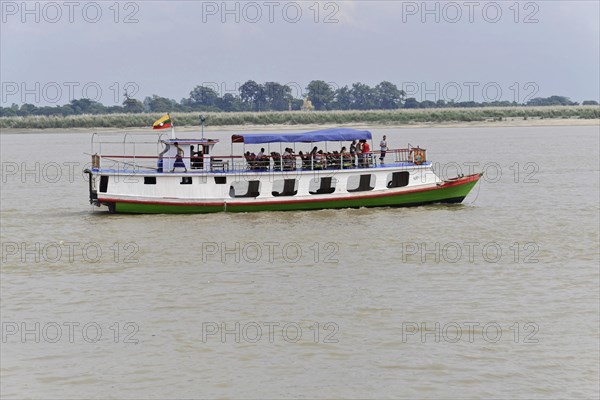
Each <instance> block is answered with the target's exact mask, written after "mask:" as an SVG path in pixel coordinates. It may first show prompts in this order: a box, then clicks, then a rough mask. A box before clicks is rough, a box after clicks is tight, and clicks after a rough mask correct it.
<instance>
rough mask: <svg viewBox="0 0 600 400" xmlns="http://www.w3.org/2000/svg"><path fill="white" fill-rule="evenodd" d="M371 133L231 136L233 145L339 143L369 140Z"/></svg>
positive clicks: (329, 131)
mask: <svg viewBox="0 0 600 400" xmlns="http://www.w3.org/2000/svg"><path fill="white" fill-rule="evenodd" d="M371 138H372V136H371V132H369V131H358V130H356V129H350V128H332V129H324V130H320V131H312V132H306V133H265V134H245V135H233V136H231V141H232V142H233V143H248V144H259V143H279V142H286V143H312V142H339V141H349V140H371Z"/></svg>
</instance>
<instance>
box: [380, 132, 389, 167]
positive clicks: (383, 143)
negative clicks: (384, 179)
mask: <svg viewBox="0 0 600 400" xmlns="http://www.w3.org/2000/svg"><path fill="white" fill-rule="evenodd" d="M379 147H380V149H381V153H380V155H379V161H380V163H381V164H383V159H384V158H385V153H386V151H387V148H388V147H387V140H386V136H385V135H383V139H381V142H379Z"/></svg>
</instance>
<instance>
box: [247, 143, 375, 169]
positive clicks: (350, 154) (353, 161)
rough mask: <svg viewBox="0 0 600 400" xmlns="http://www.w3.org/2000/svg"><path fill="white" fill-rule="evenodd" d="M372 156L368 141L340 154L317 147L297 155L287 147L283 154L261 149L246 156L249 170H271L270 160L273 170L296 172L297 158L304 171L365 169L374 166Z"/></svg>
mask: <svg viewBox="0 0 600 400" xmlns="http://www.w3.org/2000/svg"><path fill="white" fill-rule="evenodd" d="M372 156H373V155H372V154H371V148H370V146H369V143H368V142H367V141H366V140H360V141H356V140H353V141H352V143H351V144H350V149H349V150H348V149H346V146H344V147H342V148H341V149H340V151H339V152H338V151H333V152H327V153H325V152H324V151H323V150H319V149H318V148H317V146H315V147H313V149H312V150H311V152H310V153H303V152H302V151H299V152H298V154H295V153H294V149H292V148H289V147H286V149H285V151H284V152H283V154H279V153H278V152H275V151H273V152H271V154H270V155H268V154H266V153H265V149H264V148H261V149H260V152H259V153H258V154H254V153H250V152H249V151H247V152H246V153H245V154H244V158H245V159H246V162H247V163H248V167H249V169H253V170H261V169H265V170H266V169H269V165H270V159H273V170H275V171H281V170H282V169H283V170H284V171H286V170H295V169H296V158H300V159H301V160H302V169H327V168H333V169H339V168H353V167H359V168H365V167H369V166H371V165H372V164H373V158H372ZM382 161H383V160H382Z"/></svg>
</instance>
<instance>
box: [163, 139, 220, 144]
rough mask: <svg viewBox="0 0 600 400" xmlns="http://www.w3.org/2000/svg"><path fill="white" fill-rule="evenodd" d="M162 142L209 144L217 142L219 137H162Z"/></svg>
mask: <svg viewBox="0 0 600 400" xmlns="http://www.w3.org/2000/svg"><path fill="white" fill-rule="evenodd" d="M163 142H166V143H177V144H196V143H197V144H211V143H219V139H163Z"/></svg>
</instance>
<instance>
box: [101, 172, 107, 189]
mask: <svg viewBox="0 0 600 400" xmlns="http://www.w3.org/2000/svg"><path fill="white" fill-rule="evenodd" d="M107 189H108V176H105V175H102V176H100V193H106V190H107Z"/></svg>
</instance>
